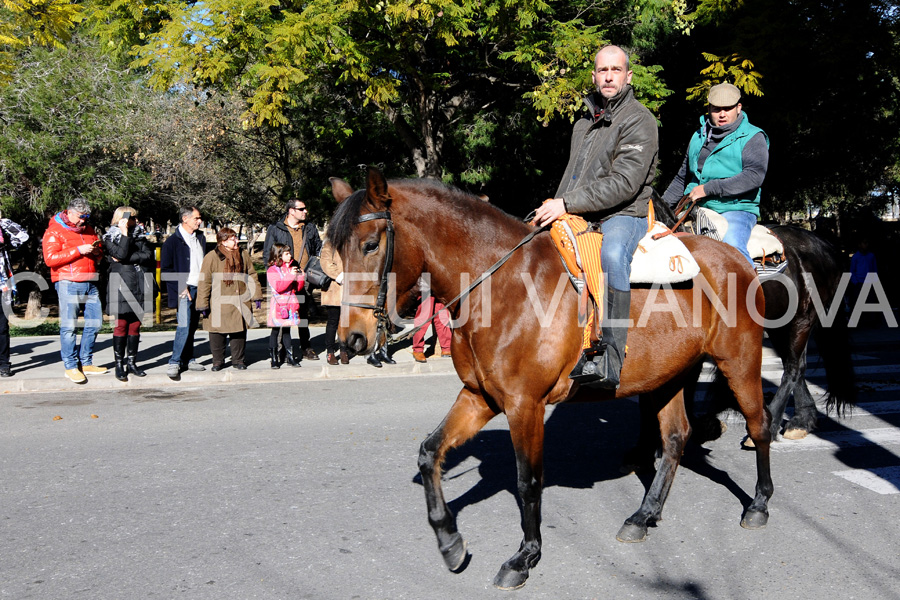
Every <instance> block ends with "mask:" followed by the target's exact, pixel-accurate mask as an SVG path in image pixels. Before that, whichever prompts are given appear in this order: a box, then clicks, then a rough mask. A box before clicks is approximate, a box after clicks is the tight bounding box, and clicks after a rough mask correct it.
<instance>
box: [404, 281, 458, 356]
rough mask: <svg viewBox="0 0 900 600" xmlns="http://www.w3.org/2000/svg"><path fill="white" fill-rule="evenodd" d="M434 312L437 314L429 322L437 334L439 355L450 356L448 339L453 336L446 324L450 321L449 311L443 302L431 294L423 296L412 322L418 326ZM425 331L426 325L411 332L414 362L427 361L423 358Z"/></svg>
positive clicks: (426, 329)
mask: <svg viewBox="0 0 900 600" xmlns="http://www.w3.org/2000/svg"><path fill="white" fill-rule="evenodd" d="M435 313H437V316H436V317H435V318H434V320H433V321H432V322H431V323H432V324H433V325H434V333H435V335H436V336H437V339H438V344H439V345H440V347H441V356H443V357H450V340H451V339H452V337H453V331H452V330H451V329H450V326H449V325H448V323H449V322H450V313H449V312H448V311H447V309H446V308H444V305H443V304H441V303H440V302H438V301H437V300H435V299H434V296H431V295H429V296H428V297H427V298H423V299H422V303H421V304H419V308H417V309H416V317H415V319H414V320H413V323H414V325H415V326H416V327H418V326H419V325H422V324H423V323H425V322H426V321H428V319H430V318H431V316H432V315H434V314H435ZM426 331H428V327H422V328H421V329H419V330H418V331H416V332H415V333H414V334H413V338H412V350H413V358H414V359H415V361H416V362H420V363H423V362H428V359H426V358H425V332H426Z"/></svg>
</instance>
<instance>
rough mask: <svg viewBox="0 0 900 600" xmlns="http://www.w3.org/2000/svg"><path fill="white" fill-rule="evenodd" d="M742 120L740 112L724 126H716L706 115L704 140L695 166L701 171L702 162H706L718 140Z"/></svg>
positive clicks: (732, 130) (735, 127)
mask: <svg viewBox="0 0 900 600" xmlns="http://www.w3.org/2000/svg"><path fill="white" fill-rule="evenodd" d="M743 120H744V115H743V113H741V114H740V115H739V116H738V118H737V119H735V120H734V122H733V123H729V124H728V125H726V126H724V127H716V126H715V125H713V124H712V122H710V120H709V116H707V117H706V124H705V125H704V127H703V128H704V132H703V133H704V134H705V137H706V142H704V144H703V147H702V148H700V155H699V156H698V157H697V168H698V169H699V170H700V171H702V170H703V164H704V163H705V162H706V159H707V158H708V157H709V155H710V154H712V151H713V150H715V149H716V146H718V145H719V142H721V141H722V140H724V139H725V138H726V137H727V136H728V135H729V134H731V133H732V132H734V130H735V129H737V128H738V125H740V124H741V121H743Z"/></svg>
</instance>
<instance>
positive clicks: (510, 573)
mask: <svg viewBox="0 0 900 600" xmlns="http://www.w3.org/2000/svg"><path fill="white" fill-rule="evenodd" d="M527 580H528V571H525V572H522V571H516V570H514V569H507V568H506V567H503V568H501V569H500V572H499V573H497V576H496V577H494V587H496V588H498V589H501V590H517V589H519V588H520V587H522V586H523V585H525V582H526V581H527Z"/></svg>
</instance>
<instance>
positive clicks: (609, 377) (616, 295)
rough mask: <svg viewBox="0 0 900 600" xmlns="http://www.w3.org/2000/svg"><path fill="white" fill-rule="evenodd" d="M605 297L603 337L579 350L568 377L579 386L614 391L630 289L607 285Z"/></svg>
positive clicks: (621, 359) (622, 352) (625, 334)
mask: <svg viewBox="0 0 900 600" xmlns="http://www.w3.org/2000/svg"><path fill="white" fill-rule="evenodd" d="M606 299H607V301H606V307H607V310H606V318H605V319H604V320H603V324H602V327H601V330H602V335H603V337H602V339H601V340H600V342H599V343H597V344H595V345H594V346H593V347H591V348H588V349H587V350H585V351H584V352H582V354H581V358H579V359H578V363H576V365H575V368H574V369H572V372H571V373H570V374H569V379H574V380H575V381H577V382H578V383H579V384H581V385H589V386H591V387H596V388H600V389H605V390H614V389H617V388H618V387H619V375H620V374H621V373H622V363H624V362H625V343H626V341H627V339H628V326H627V324H626V323H627V321H628V317H629V313H630V312H631V291H627V292H622V291H619V290H614V289H613V288H607V289H606Z"/></svg>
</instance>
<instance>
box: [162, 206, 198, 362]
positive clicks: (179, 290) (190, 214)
mask: <svg viewBox="0 0 900 600" xmlns="http://www.w3.org/2000/svg"><path fill="white" fill-rule="evenodd" d="M202 224H203V219H202V218H201V216H200V211H199V210H197V209H196V208H195V207H193V206H190V207H188V208H185V209H182V211H181V225H179V226H178V228H177V229H176V230H175V233H173V234H172V235H170V236H169V238H168V239H167V240H166V242H165V243H164V244H163V247H162V256H161V258H160V270H161V271H162V272H163V273H164V275H163V276H162V279H163V280H164V281H165V282H166V291H167V292H168V305H169V308H177V309H178V316H177V319H178V326H177V328H176V329H175V341H174V342H173V343H172V356H171V358H169V366H168V369H167V370H166V375H168V376H169V377H170V378H171V379H178V378H179V376H180V375H181V372H182V371H184V370H185V368H187V369H189V370H191V371H205V370H206V368H205V367H203V365H201V364H200V363H198V362H197V361H196V360H195V359H194V333H195V332H196V331H197V326H198V325H199V323H200V313H199V312H197V284H198V283H199V281H200V266H201V264H202V263H203V257H204V256H205V255H206V236H204V235H203V232H202V231H201V230H200V226H201V225H202Z"/></svg>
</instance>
